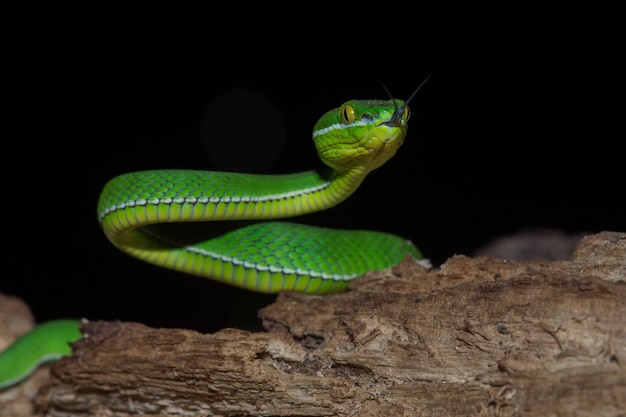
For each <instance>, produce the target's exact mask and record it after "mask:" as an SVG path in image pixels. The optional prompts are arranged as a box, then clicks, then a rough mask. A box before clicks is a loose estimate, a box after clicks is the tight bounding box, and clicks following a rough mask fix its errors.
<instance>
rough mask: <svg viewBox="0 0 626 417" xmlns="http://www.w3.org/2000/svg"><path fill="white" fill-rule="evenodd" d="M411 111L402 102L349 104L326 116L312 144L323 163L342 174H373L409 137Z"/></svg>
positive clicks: (358, 101)
mask: <svg viewBox="0 0 626 417" xmlns="http://www.w3.org/2000/svg"><path fill="white" fill-rule="evenodd" d="M409 115H410V112H409V108H408V106H407V105H406V104H405V103H404V102H403V101H402V100H350V101H347V102H345V103H344V104H342V105H341V106H340V107H338V108H336V109H334V110H331V111H329V112H327V113H325V114H324V115H323V116H322V117H321V118H320V120H319V121H318V122H317V124H316V125H315V128H314V131H313V140H314V141H315V146H316V148H317V152H318V155H319V157H320V159H321V160H322V162H324V163H325V164H326V165H328V166H330V167H331V168H333V169H335V170H337V171H339V172H342V171H347V170H360V171H362V172H365V173H367V172H369V171H372V170H374V169H376V168H378V167H380V166H381V165H383V164H384V163H385V162H387V161H388V160H389V159H390V158H391V157H392V156H393V155H395V153H396V151H397V150H398V148H400V146H401V145H402V143H403V142H404V138H405V137H406V134H407V131H408V124H407V122H408V119H409Z"/></svg>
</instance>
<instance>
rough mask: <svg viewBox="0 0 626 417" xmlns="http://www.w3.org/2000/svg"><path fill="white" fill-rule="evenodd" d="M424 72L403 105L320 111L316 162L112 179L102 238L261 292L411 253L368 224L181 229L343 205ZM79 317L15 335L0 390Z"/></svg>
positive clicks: (389, 145)
mask: <svg viewBox="0 0 626 417" xmlns="http://www.w3.org/2000/svg"><path fill="white" fill-rule="evenodd" d="M429 77H430V75H429ZM429 77H427V78H426V79H425V80H424V81H423V82H422V83H421V84H420V86H419V87H418V88H417V89H416V90H415V92H413V94H412V95H411V96H410V97H409V99H407V100H406V102H404V101H402V100H396V99H390V100H351V101H348V102H346V103H344V104H342V105H341V106H340V107H338V108H336V109H333V110H330V111H328V112H326V113H325V114H324V115H323V116H322V117H321V118H320V119H319V120H318V122H317V123H316V125H315V127H314V129H313V141H314V143H315V147H316V149H317V153H318V155H319V157H320V159H321V161H322V162H323V163H324V164H325V165H326V166H325V168H324V169H322V170H311V171H304V172H298V173H293V174H283V175H258V174H245V173H232V172H212V171H196V170H154V171H140V172H134V173H129V174H123V175H120V176H118V177H115V178H113V179H112V180H110V181H109V182H108V183H107V184H106V185H105V186H104V189H103V190H102V193H101V194H100V198H99V202H98V207H97V213H98V219H99V221H100V224H101V226H102V230H103V231H104V234H105V235H106V236H107V238H108V239H109V240H110V241H111V242H112V243H113V245H115V246H116V247H118V248H119V249H121V250H122V251H123V252H126V253H127V254H130V255H132V256H135V257H137V258H139V259H142V260H144V261H147V262H150V263H153V264H156V265H159V266H162V267H165V268H171V269H174V270H177V271H180V272H185V273H189V274H193V275H198V276H202V277H206V278H210V279H214V280H217V281H221V282H224V283H228V284H231V285H235V286H238V287H241V288H245V289H249V290H253V291H259V292H265V293H277V292H279V291H300V292H305V293H311V294H327V293H331V292H339V291H342V290H345V289H346V288H347V286H348V283H349V282H350V280H352V279H353V278H355V277H357V276H359V275H362V274H364V273H366V272H368V271H373V270H381V269H385V268H388V267H390V266H393V265H395V264H397V263H398V262H399V261H400V260H402V259H403V258H404V257H405V256H407V255H410V256H412V257H413V258H415V259H416V260H418V259H422V255H421V253H420V251H419V250H418V249H417V248H416V247H415V246H414V245H413V244H412V243H411V242H410V241H408V240H406V239H404V238H402V237H399V236H396V235H392V234H388V233H382V232H375V231H365V230H334V229H328V228H318V227H312V226H308V225H303V224H295V223H287V222H280V221H274V222H258V223H253V224H251V225H248V226H246V227H243V228H239V229H235V230H233V231H230V232H227V233H225V234H222V235H218V236H215V237H212V238H210V239H208V240H206V239H203V238H198V237H197V236H195V235H194V233H191V234H190V233H189V232H190V230H189V228H188V227H186V226H189V225H190V224H191V225H192V226H197V223H195V222H203V221H211V222H214V221H226V220H268V219H278V218H285V217H292V216H299V215H303V214H307V213H311V212H315V211H319V210H324V209H327V208H330V207H332V206H334V205H336V204H338V203H340V202H342V201H343V200H345V199H346V198H347V197H348V196H350V195H351V194H352V193H353V192H354V191H355V190H356V189H357V188H358V187H359V185H360V184H361V182H362V181H363V180H364V178H365V177H366V176H367V175H368V174H369V173H370V172H371V171H372V170H374V169H376V168H378V167H380V166H381V165H383V164H384V163H385V162H387V161H388V160H389V159H390V158H391V157H392V156H393V155H394V154H395V153H396V151H397V150H398V148H399V147H400V146H401V145H402V143H403V142H404V139H405V137H406V134H407V129H408V125H407V122H408V120H409V115H410V111H409V107H408V103H409V101H410V100H411V98H413V96H414V95H415V94H416V93H417V91H419V89H420V88H421V87H422V86H423V85H424V83H425V82H426V80H428V78H429ZM212 224H213V225H215V223H212ZM194 229H197V227H194ZM80 324H81V322H80V321H79V320H72V319H69V320H52V321H49V322H45V323H41V324H39V325H38V326H36V327H35V328H34V329H33V330H32V331H31V332H29V333H27V334H26V335H25V336H23V337H22V338H20V339H18V341H16V342H15V343H14V344H13V345H11V346H10V347H9V348H8V349H6V350H5V351H4V352H2V354H0V389H2V388H6V387H9V386H12V385H14V384H16V383H18V382H20V381H22V380H23V379H25V378H26V377H27V376H28V375H30V374H31V373H32V372H33V371H34V370H35V369H36V368H37V367H38V366H40V365H41V364H43V363H46V362H50V361H53V360H57V359H59V358H61V357H62V356H65V355H70V354H71V347H70V343H71V342H74V341H76V340H78V339H79V338H80V337H82V335H81V333H80V331H79V328H80Z"/></svg>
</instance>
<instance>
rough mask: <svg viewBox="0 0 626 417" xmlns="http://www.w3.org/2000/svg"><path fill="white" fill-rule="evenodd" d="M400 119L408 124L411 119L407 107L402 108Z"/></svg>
mask: <svg viewBox="0 0 626 417" xmlns="http://www.w3.org/2000/svg"><path fill="white" fill-rule="evenodd" d="M402 118H403V119H404V121H405V122H408V121H409V119H410V118H411V110H410V109H409V106H406V107H405V108H404V111H403V112H402Z"/></svg>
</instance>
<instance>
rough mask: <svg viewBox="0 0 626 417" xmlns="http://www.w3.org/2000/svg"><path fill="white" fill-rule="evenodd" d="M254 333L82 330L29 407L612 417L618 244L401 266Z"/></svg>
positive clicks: (619, 342) (293, 300)
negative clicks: (563, 255) (528, 256)
mask: <svg viewBox="0 0 626 417" xmlns="http://www.w3.org/2000/svg"><path fill="white" fill-rule="evenodd" d="M260 317H261V318H262V320H263V323H264V326H265V328H266V329H267V332H259V333H252V332H247V331H241V330H235V329H224V330H222V331H219V332H216V333H214V334H200V333H198V332H195V331H192V330H182V329H181V330H176V329H154V328H149V327H146V326H144V325H141V324H138V323H110V322H91V323H88V324H86V325H85V326H84V328H83V330H84V332H85V334H86V336H85V338H83V339H81V340H80V341H79V342H78V343H76V345H75V348H76V350H75V354H74V355H73V356H72V357H69V358H65V359H63V360H61V361H59V362H57V363H56V364H54V365H53V366H52V367H51V369H52V372H51V377H50V380H49V383H48V384H47V385H46V386H45V387H44V388H43V389H42V390H41V391H40V393H39V395H38V396H37V397H36V399H35V401H36V404H37V407H38V408H37V410H38V411H39V412H40V413H41V414H42V415H47V416H85V415H102V416H105V415H106V416H128V415H159V416H161V415H162V416H165V415H190V416H204V415H221V416H244V415H250V416H361V417H366V416H421V415H428V416H457V415H459V416H461V415H463V416H465V415H473V416H594V417H595V416H624V415H626V233H616V232H605V233H599V234H596V235H591V236H587V237H586V238H584V239H583V240H582V241H581V242H580V244H579V245H578V247H577V249H576V252H575V253H574V255H573V256H572V258H571V260H568V261H554V262H531V261H510V260H508V261H507V260H503V259H495V258H488V257H478V258H470V257H466V256H455V257H453V258H450V259H449V260H448V261H447V262H446V263H445V264H443V265H441V266H440V267H439V268H437V269H428V268H425V267H423V266H421V265H419V264H417V263H415V262H413V261H410V260H406V261H404V262H402V263H401V264H400V265H398V266H396V267H394V268H392V269H391V270H388V271H383V272H378V273H370V274H368V275H367V276H365V277H363V278H360V279H358V280H355V281H354V282H353V285H351V288H350V291H348V292H346V293H342V294H336V295H327V296H310V295H304V294H297V293H283V294H281V295H280V296H279V297H278V298H277V301H276V302H275V303H274V304H272V305H270V306H267V307H266V308H265V309H263V310H262V311H261V312H260Z"/></svg>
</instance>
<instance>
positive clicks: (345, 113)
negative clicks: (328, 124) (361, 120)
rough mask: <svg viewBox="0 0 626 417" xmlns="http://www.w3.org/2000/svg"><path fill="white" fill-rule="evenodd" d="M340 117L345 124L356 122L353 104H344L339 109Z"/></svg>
mask: <svg viewBox="0 0 626 417" xmlns="http://www.w3.org/2000/svg"><path fill="white" fill-rule="evenodd" d="M339 119H340V120H341V123H343V124H344V125H349V124H350V123H352V122H354V119H355V115H354V109H353V108H352V106H351V105H349V104H344V105H343V106H341V108H340V109H339Z"/></svg>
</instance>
